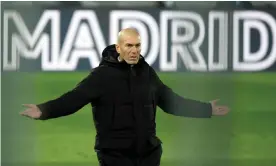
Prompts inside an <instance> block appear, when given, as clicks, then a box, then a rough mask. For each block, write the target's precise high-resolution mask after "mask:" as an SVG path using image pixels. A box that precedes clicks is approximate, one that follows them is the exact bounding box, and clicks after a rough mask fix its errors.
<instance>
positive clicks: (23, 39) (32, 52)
mask: <svg viewBox="0 0 276 166" xmlns="http://www.w3.org/2000/svg"><path fill="white" fill-rule="evenodd" d="M9 20H12V21H13V22H14V23H15V26H16V29H17V30H18V32H19V34H12V36H11V47H12V52H11V61H10V62H9V60H8V59H9V57H8V56H9V55H10V53H9V52H8V50H9V49H8V44H9V38H8V34H9V26H8V25H9ZM49 21H51V29H52V34H51V38H54V37H55V40H54V41H52V49H51V50H52V52H51V57H50V55H49V35H48V34H46V33H42V32H43V29H44V28H45V26H46V25H47V23H48V22H49ZM58 26H59V12H58V11H51V12H50V11H45V12H44V14H43V15H42V17H41V18H40V20H39V22H38V24H37V26H36V28H35V30H34V32H33V34H30V32H29V31H28V28H27V27H26V25H25V23H24V21H23V19H22V17H21V16H20V15H19V14H18V13H17V12H15V11H6V12H4V41H5V42H4V50H3V54H4V55H3V69H4V70H15V69H18V68H19V67H20V66H19V62H20V61H19V60H20V57H19V54H20V53H21V54H22V56H23V57H26V58H33V59H35V58H38V56H39V55H40V54H41V56H42V62H41V63H42V68H43V69H45V70H55V69H57V68H58V52H57V48H58V46H59V37H58V36H59V33H58V31H57V28H58ZM40 36H41V37H40ZM39 37H40V38H39ZM36 43H37V44H36ZM35 44H36V45H35ZM28 48H30V49H28Z"/></svg>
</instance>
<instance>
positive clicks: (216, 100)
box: [211, 99, 219, 104]
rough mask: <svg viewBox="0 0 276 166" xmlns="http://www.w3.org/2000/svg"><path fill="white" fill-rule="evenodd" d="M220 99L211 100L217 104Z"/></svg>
mask: <svg viewBox="0 0 276 166" xmlns="http://www.w3.org/2000/svg"><path fill="white" fill-rule="evenodd" d="M218 101H219V99H215V100H212V101H211V102H212V103H213V104H216V103H217V102H218Z"/></svg>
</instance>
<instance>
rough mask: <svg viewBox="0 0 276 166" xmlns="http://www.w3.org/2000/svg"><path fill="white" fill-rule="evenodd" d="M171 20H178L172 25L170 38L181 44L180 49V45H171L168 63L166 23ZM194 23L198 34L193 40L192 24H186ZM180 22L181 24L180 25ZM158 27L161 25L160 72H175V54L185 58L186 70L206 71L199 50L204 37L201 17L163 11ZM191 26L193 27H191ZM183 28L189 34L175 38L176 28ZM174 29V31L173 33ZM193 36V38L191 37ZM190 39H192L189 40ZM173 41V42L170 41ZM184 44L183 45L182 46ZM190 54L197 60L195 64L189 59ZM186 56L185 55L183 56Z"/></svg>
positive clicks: (188, 13)
mask: <svg viewBox="0 0 276 166" xmlns="http://www.w3.org/2000/svg"><path fill="white" fill-rule="evenodd" d="M170 19H171V20H172V22H175V21H176V20H178V21H177V22H176V23H172V25H173V26H175V27H174V28H172V34H173V33H176V34H173V35H172V38H174V39H176V40H177V41H178V42H180V39H181V42H182V47H183V48H180V44H179V43H177V44H175V43H172V45H173V46H172V49H173V50H172V51H171V52H172V53H173V54H172V55H171V57H172V60H171V62H169V61H168V56H167V50H168V46H167V45H168V44H167V41H168V22H169V20H170ZM179 19H182V21H179ZM192 21H193V22H196V23H197V25H198V26H199V32H198V38H196V39H195V37H194V35H193V30H191V29H194V28H195V27H194V24H189V23H188V22H192ZM180 22H182V23H180ZM160 25H161V34H162V35H163V36H162V39H161V46H162V47H161V49H160V69H161V70H162V71H175V70H176V69H177V54H180V55H181V57H182V59H184V57H185V58H187V62H185V64H186V65H188V66H186V67H187V68H190V69H191V70H194V71H206V70H207V65H206V63H205V60H204V58H203V55H202V53H201V51H200V49H199V47H200V46H201V44H202V42H203V39H204V36H205V27H204V22H203V20H202V17H201V16H200V15H199V14H197V13H195V12H178V11H177V12H173V11H163V12H161V16H160ZM191 25H193V26H192V27H191ZM182 26H184V27H183V28H185V29H186V30H188V32H189V33H191V34H189V33H186V34H185V36H182V37H181V38H179V37H176V36H178V34H177V31H175V30H176V29H178V28H181V27H182ZM173 29H174V31H173ZM192 36H193V37H192ZM191 37H192V38H191ZM187 39H191V40H189V41H185V40H187ZM172 41H173V40H172ZM183 43H184V44H183ZM187 48H189V51H190V52H192V53H193V54H194V56H195V57H196V59H197V62H194V61H193V60H192V58H191V55H190V54H189V53H187V52H188V49H187ZM185 54H186V55H185Z"/></svg>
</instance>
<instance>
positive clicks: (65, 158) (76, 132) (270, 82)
mask: <svg viewBox="0 0 276 166" xmlns="http://www.w3.org/2000/svg"><path fill="white" fill-rule="evenodd" d="M86 75H87V72H67V73H62V72H60V73H51V72H49V73H48V72H45V73H34V74H31V76H30V78H31V80H32V81H33V82H32V85H33V86H34V87H33V88H34V91H33V92H32V94H33V95H34V97H32V99H33V100H32V101H29V100H28V101H27V100H24V99H23V100H21V102H25V103H26V102H28V103H40V102H42V101H46V100H49V99H53V98H55V97H58V96H59V95H61V94H62V93H64V92H66V91H67V90H70V89H71V88H73V87H74V86H75V85H76V84H77V83H78V81H80V80H81V79H82V78H83V77H85V76H86ZM159 76H160V78H161V79H162V80H163V82H164V83H166V84H167V85H168V86H170V87H171V88H172V89H173V90H174V91H175V92H176V93H178V94H180V95H182V96H185V97H189V98H194V99H198V100H203V101H209V100H212V99H217V98H219V99H220V102H219V103H221V104H227V105H229V107H230V108H231V112H230V114H229V115H228V116H225V117H213V118H211V119H192V118H182V117H175V116H172V115H168V114H166V113H164V112H162V110H160V109H159V110H158V113H157V121H156V123H157V135H158V136H159V137H160V138H161V140H162V141H163V150H164V152H163V156H162V164H161V166H184V165H187V166H232V165H233V166H247V165H248V166H259V165H260V166H264V165H269V166H270V165H271V166H273V165H276V110H275V108H276V97H275V96H276V95H275V92H276V91H275V89H276V74H274V73H240V74H237V73H235V74H230V73H225V74H223V73H214V74H210V73H159ZM111 83H112V82H111ZM18 119H19V121H25V123H28V125H31V126H33V127H34V130H32V136H26V137H32V140H34V141H33V142H32V143H31V144H32V147H33V148H32V149H30V151H32V154H34V156H32V157H31V160H35V162H36V165H45V166H46V165H49V166H50V165H78V166H82V165H83V166H84V165H91V166H92V165H95V166H97V165H98V163H97V160H96V154H95V152H94V150H93V147H94V141H95V140H94V137H95V128H94V124H93V121H92V112H91V108H90V105H87V106H85V107H84V108H83V109H81V110H80V111H78V112H77V113H75V114H73V115H70V116H67V117H63V118H59V119H54V120H48V121H31V120H26V119H24V118H22V117H20V118H18ZM26 139H27V138H26ZM22 146H23V145H22ZM21 151H24V153H28V151H27V150H21ZM32 162H33V161H32Z"/></svg>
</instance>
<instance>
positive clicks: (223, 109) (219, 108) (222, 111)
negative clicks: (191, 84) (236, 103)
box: [210, 99, 230, 116]
mask: <svg viewBox="0 0 276 166" xmlns="http://www.w3.org/2000/svg"><path fill="white" fill-rule="evenodd" d="M217 102H218V99H217V100H212V101H210V103H211V105H212V115H215V116H224V115H226V114H228V112H229V111H230V109H229V107H227V106H224V105H217Z"/></svg>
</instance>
